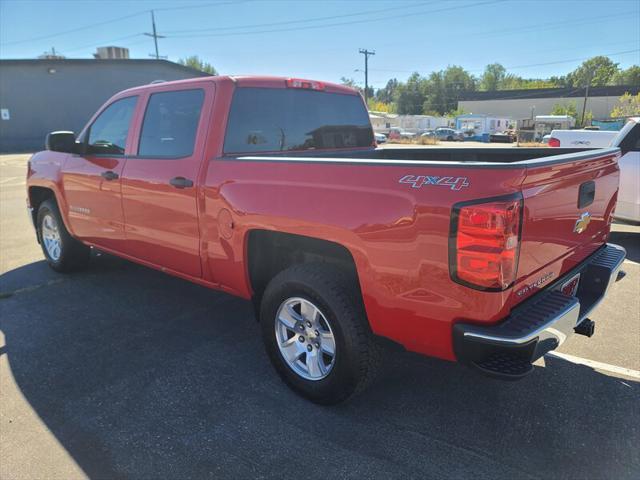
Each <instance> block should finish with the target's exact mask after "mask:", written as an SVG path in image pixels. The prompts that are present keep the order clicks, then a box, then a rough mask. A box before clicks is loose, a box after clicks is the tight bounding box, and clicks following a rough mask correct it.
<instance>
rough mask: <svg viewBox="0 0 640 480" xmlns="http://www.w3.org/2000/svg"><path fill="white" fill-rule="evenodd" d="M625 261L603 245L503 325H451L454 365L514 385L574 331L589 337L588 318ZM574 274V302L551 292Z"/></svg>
mask: <svg viewBox="0 0 640 480" xmlns="http://www.w3.org/2000/svg"><path fill="white" fill-rule="evenodd" d="M625 256H626V251H625V249H624V248H622V247H620V246H618V245H613V244H607V245H605V246H603V247H602V248H601V249H599V250H598V251H597V252H595V253H594V254H593V255H591V256H590V257H589V258H588V259H586V260H585V261H584V262H582V263H581V264H580V265H579V266H578V267H577V268H575V269H574V270H572V271H570V272H568V273H567V274H566V275H564V276H563V277H562V278H560V279H558V280H557V281H556V282H554V284H553V285H551V286H549V288H547V289H545V290H544V291H542V292H540V293H538V294H537V295H535V296H534V297H532V298H530V299H529V300H526V301H525V302H523V303H522V304H521V305H518V307H516V308H515V309H513V311H512V312H511V314H510V315H509V316H508V317H507V318H506V319H505V320H504V321H503V322H502V323H500V324H497V325H492V326H478V325H472V324H467V323H458V324H456V325H454V327H453V345H454V350H455V353H456V357H457V358H458V361H460V362H462V363H466V364H468V365H471V366H473V367H475V368H477V369H478V370H480V371H481V372H482V373H485V374H487V375H491V376H494V377H499V378H503V379H513V380H515V379H519V378H522V377H523V376H525V375H526V374H528V373H530V372H531V371H532V370H533V366H532V363H533V362H534V361H536V360H537V359H538V358H540V357H542V356H543V355H544V354H545V353H547V352H549V351H551V350H554V349H556V348H558V347H559V346H560V345H562V343H564V341H565V340H566V339H567V337H568V336H569V335H571V334H573V333H574V331H575V332H576V333H580V334H583V335H587V336H590V335H591V334H593V329H594V325H593V322H592V321H591V320H589V319H588V318H587V317H588V315H589V314H590V313H591V312H592V311H593V309H594V308H595V307H596V306H597V305H598V303H600V302H601V301H602V299H603V298H604V297H605V296H606V294H607V291H608V290H609V288H610V287H611V285H612V284H613V283H614V282H615V281H616V280H617V279H618V274H619V272H620V271H621V270H620V267H621V266H622V262H623V261H624V259H625ZM577 273H580V284H579V286H578V291H577V293H576V296H575V297H572V296H568V295H565V294H564V293H562V292H560V291H558V290H556V289H554V287H556V286H559V285H562V284H563V282H565V281H566V280H568V279H570V278H571V277H572V276H574V275H576V274H577Z"/></svg>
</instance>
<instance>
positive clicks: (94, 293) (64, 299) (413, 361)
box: [0, 155, 640, 480]
mask: <svg viewBox="0 0 640 480" xmlns="http://www.w3.org/2000/svg"><path fill="white" fill-rule="evenodd" d="M27 158H28V156H26V155H5V156H0V222H1V223H0V252H1V257H0V273H1V276H0V478H2V479H44V478H47V479H57V478H59V479H75V478H86V477H90V478H100V479H102V478H104V479H106V478H109V479H113V478H136V479H138V478H139V479H158V478H166V479H187V478H213V477H215V478H227V477H232V478H238V477H240V478H274V479H275V478H278V479H280V478H300V477H305V478H312V479H313V478H318V479H320V478H336V477H341V478H342V477H350V478H356V477H357V478H370V477H371V478H385V479H386V478H400V477H402V478H421V479H422V478H463V477H464V478H469V477H473V478H475V479H484V478H486V479H501V478H504V479H509V480H511V479H514V478H518V479H520V478H545V479H546V478H607V479H608V478H615V479H637V478H639V477H640V449H639V448H638V445H640V373H638V370H640V295H639V293H640V264H639V263H638V262H640V227H632V226H626V225H615V233H613V235H612V241H614V242H617V243H620V244H622V245H624V246H625V247H626V248H627V250H628V252H629V260H627V261H626V262H625V265H624V267H623V268H624V270H626V272H627V277H626V278H625V279H624V280H623V281H622V282H620V283H618V284H617V285H616V286H615V288H614V290H613V292H612V294H611V296H610V297H609V298H608V299H607V301H606V302H605V303H604V304H603V305H602V306H601V307H600V308H599V309H598V311H597V312H596V313H595V314H594V315H593V316H592V318H593V319H594V320H595V321H596V323H597V328H596V335H595V336H594V337H593V338H592V339H587V338H585V337H577V336H574V337H573V338H571V339H570V340H569V341H568V342H567V343H565V345H563V347H562V348H561V350H560V354H561V355H562V354H565V355H568V356H567V357H565V358H561V357H551V356H547V357H546V358H545V359H544V360H541V361H540V362H539V363H538V366H537V368H536V371H535V372H534V373H533V374H531V375H530V376H528V377H527V378H525V379H524V380H521V381H519V382H513V383H511V382H500V381H496V380H491V379H487V378H484V377H481V376H479V375H477V374H476V373H474V372H472V371H470V370H468V369H465V368H463V367H460V366H457V365H455V364H450V363H447V362H442V361H437V360H432V359H427V358H421V357H418V356H415V355H411V354H406V353H393V354H389V355H388V358H387V363H386V367H385V370H384V372H383V374H382V375H381V378H379V380H378V382H377V383H376V384H375V385H374V386H373V388H371V389H370V390H369V391H368V392H367V393H366V394H365V395H364V396H361V397H359V398H358V399H356V400H355V401H353V402H351V403H349V404H346V405H341V406H338V407H331V408H327V407H319V406H316V405H313V404H310V403H308V402H306V401H304V400H302V399H300V398H298V397H297V396H296V395H294V394H292V393H291V392H290V391H289V390H288V389H287V388H286V387H285V386H284V385H283V384H282V383H281V382H280V380H279V379H278V378H277V376H276V374H275V373H274V372H273V371H272V369H271V366H270V365H269V364H268V361H267V358H266V355H265V353H264V351H263V349H262V346H261V342H260V338H259V332H258V326H257V324H256V322H255V320H254V319H253V315H252V309H251V306H250V305H249V304H248V303H247V302H244V301H242V300H238V299H236V298H233V297H230V296H228V295H225V294H221V293H218V292H214V291H210V290H207V289H205V288H202V287H199V286H196V285H193V284H190V283H187V282H184V281H181V280H179V279H176V278H172V277H169V276H167V275H164V274H162V273H159V272H156V271H152V270H149V269H146V268H143V267H140V266H137V265H135V264H132V263H129V262H126V261H123V260H119V259H117V258H113V257H110V256H106V255H102V256H96V257H95V258H94V260H93V261H92V263H91V266H90V268H89V269H88V270H87V271H86V272H83V273H78V274H74V275H59V274H56V273H54V272H53V271H51V270H50V269H49V268H48V267H47V266H46V264H45V262H44V260H43V257H42V254H41V253H40V250H39V247H38V245H37V243H36V240H35V237H34V234H33V231H32V228H31V226H30V225H29V222H28V219H27V215H26V212H25V208H24V207H25V203H24V202H25V200H24V197H25V191H24V174H25V162H26V159H27ZM566 358H568V359H569V360H567V359H566ZM590 361H595V362H601V363H592V362H590ZM585 363H586V365H585ZM603 364H606V365H603ZM616 367H617V368H616Z"/></svg>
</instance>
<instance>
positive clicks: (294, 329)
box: [260, 264, 381, 404]
mask: <svg viewBox="0 0 640 480" xmlns="http://www.w3.org/2000/svg"><path fill="white" fill-rule="evenodd" d="M353 283H354V282H349V280H348V279H347V277H346V276H345V275H344V274H343V273H342V272H341V271H340V270H339V269H337V268H335V267H331V266H327V265H325V264H302V265H295V266H293V267H291V268H289V269H287V270H285V271H283V272H281V273H279V274H278V275H276V277H274V278H273V279H272V280H271V282H270V283H269V285H268V286H267V288H266V290H265V292H264V295H263V298H262V304H261V309H260V323H261V329H262V338H263V341H264V344H265V348H266V350H267V353H268V355H269V358H270V360H271V362H272V363H273V365H274V367H275V368H276V371H277V372H278V374H279V375H280V376H281V378H282V379H283V380H284V381H285V383H286V384H287V385H288V386H289V387H291V388H292V389H293V390H294V391H296V392H297V393H299V394H301V395H303V396H304V397H306V398H308V399H310V400H311V401H313V402H316V403H320V404H335V403H339V402H341V401H344V400H346V399H348V398H350V397H352V396H353V395H355V394H357V393H359V392H361V391H363V390H364V389H365V388H366V387H367V386H368V385H369V383H370V382H371V381H372V380H373V378H374V376H375V372H376V370H377V367H378V365H379V363H380V353H381V351H380V346H379V345H378V343H377V342H376V339H375V337H374V336H373V334H372V333H371V331H370V328H369V325H368V322H367V319H366V315H365V312H364V308H363V306H362V302H361V300H360V295H359V293H358V290H357V286H356V285H353Z"/></svg>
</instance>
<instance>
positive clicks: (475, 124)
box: [456, 113, 514, 142]
mask: <svg viewBox="0 0 640 480" xmlns="http://www.w3.org/2000/svg"><path fill="white" fill-rule="evenodd" d="M513 123H514V122H513V120H512V119H510V118H508V117H503V116H495V115H484V114H475V113H467V114H464V115H458V116H457V117H456V128H457V129H458V130H462V131H463V132H464V134H465V138H468V139H469V140H477V141H479V142H488V141H489V135H491V134H493V133H499V132H504V131H505V130H508V129H509V128H511V127H512V126H513Z"/></svg>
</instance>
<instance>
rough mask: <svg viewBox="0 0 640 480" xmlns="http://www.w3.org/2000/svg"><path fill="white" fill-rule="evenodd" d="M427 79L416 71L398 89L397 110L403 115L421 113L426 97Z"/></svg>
mask: <svg viewBox="0 0 640 480" xmlns="http://www.w3.org/2000/svg"><path fill="white" fill-rule="evenodd" d="M426 83H427V82H426V80H425V79H424V78H423V77H421V76H420V74H419V73H418V72H414V73H412V74H411V76H410V77H409V78H408V79H407V82H406V83H400V84H399V85H398V89H397V100H396V104H397V110H398V113H400V114H403V115H420V114H421V113H422V110H423V104H424V101H425V99H426Z"/></svg>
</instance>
